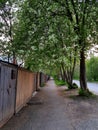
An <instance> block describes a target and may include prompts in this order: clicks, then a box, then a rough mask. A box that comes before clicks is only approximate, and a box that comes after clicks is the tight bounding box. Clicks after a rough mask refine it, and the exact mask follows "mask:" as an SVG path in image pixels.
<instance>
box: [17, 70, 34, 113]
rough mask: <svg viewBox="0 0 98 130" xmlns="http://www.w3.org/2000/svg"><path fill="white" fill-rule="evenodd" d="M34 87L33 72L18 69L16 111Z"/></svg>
mask: <svg viewBox="0 0 98 130" xmlns="http://www.w3.org/2000/svg"><path fill="white" fill-rule="evenodd" d="M34 91H35V89H34V75H33V73H31V72H29V71H27V70H24V69H21V68H19V69H18V78H17V93H16V112H18V111H19V110H20V109H21V108H22V107H23V105H24V104H25V103H27V101H28V100H29V99H30V98H31V97H32V93H33V92H34Z"/></svg>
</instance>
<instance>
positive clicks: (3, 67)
mask: <svg viewBox="0 0 98 130" xmlns="http://www.w3.org/2000/svg"><path fill="white" fill-rule="evenodd" d="M46 81H47V76H46V75H44V74H43V73H32V72H30V71H27V70H26V69H23V68H19V67H18V66H16V65H13V64H10V63H7V62H3V61H0V127H1V126H2V125H3V124H5V123H6V122H7V121H8V120H9V119H10V118H11V117H12V116H13V114H14V113H17V112H18V111H19V110H20V109H21V108H22V107H23V106H24V105H25V104H26V103H27V102H28V101H29V100H30V98H31V97H32V94H33V92H35V91H36V90H38V89H39V87H40V86H43V84H45V82H46Z"/></svg>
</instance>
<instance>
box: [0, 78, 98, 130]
mask: <svg viewBox="0 0 98 130" xmlns="http://www.w3.org/2000/svg"><path fill="white" fill-rule="evenodd" d="M67 102H68V101H67V99H64V98H63V97H62V96H60V94H59V92H58V88H57V87H56V86H55V84H54V81H53V80H50V81H48V83H47V84H46V87H43V88H42V89H41V91H40V92H38V94H37V95H36V96H35V97H34V98H32V104H29V105H27V106H25V107H24V108H23V109H22V110H21V111H20V112H19V113H18V114H17V115H15V116H13V118H12V119H11V120H10V121H8V123H7V124H6V125H5V126H4V127H3V128H1V129H0V130H98V125H97V124H98V123H97V121H98V120H96V121H94V122H93V121H89V122H88V120H87V122H86V123H85V121H83V122H81V124H80V125H79V122H78V121H77V123H72V121H73V122H74V117H72V114H71V116H70V113H68V110H69V109H70V108H68V107H69V106H68V103H69V102H68V103H67ZM71 104H72V103H71ZM77 104H78V103H77ZM77 104H76V105H77ZM69 105H70V104H69ZM71 108H73V105H72V106H71ZM79 110H80V109H79ZM72 112H73V111H72ZM76 113H77V112H76ZM76 113H75V115H76ZM77 117H78V116H77ZM78 118H80V119H81V117H80V116H79V117H78ZM76 119H77V118H76ZM95 126H96V127H95Z"/></svg>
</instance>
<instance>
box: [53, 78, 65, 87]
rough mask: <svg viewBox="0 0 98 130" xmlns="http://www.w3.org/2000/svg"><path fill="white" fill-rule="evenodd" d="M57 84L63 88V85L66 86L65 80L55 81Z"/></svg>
mask: <svg viewBox="0 0 98 130" xmlns="http://www.w3.org/2000/svg"><path fill="white" fill-rule="evenodd" d="M55 84H56V85H57V86H63V85H66V82H65V81H63V80H57V79H55Z"/></svg>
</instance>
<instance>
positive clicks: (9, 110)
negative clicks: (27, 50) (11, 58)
mask: <svg viewBox="0 0 98 130" xmlns="http://www.w3.org/2000/svg"><path fill="white" fill-rule="evenodd" d="M0 68H1V69H0V72H1V74H0V90H1V92H0V121H2V122H5V120H8V119H9V118H10V117H11V116H12V115H13V114H14V110H15V88H16V77H14V78H13V74H14V73H15V75H16V73H17V69H16V67H15V66H13V65H11V64H6V63H3V62H0ZM13 72H14V73H13Z"/></svg>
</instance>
